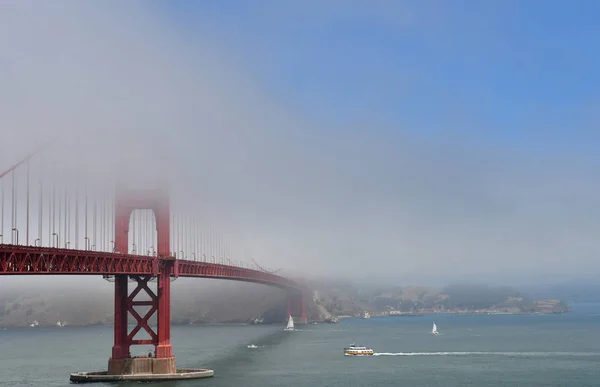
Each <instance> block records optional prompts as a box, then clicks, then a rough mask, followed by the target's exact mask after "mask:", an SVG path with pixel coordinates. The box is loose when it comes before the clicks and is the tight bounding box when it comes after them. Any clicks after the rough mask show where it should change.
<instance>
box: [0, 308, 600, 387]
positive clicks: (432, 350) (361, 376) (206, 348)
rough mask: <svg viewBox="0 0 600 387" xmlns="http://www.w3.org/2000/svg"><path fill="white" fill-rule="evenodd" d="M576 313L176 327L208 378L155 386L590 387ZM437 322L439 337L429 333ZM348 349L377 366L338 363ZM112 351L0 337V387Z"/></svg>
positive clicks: (588, 356)
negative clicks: (289, 326)
mask: <svg viewBox="0 0 600 387" xmlns="http://www.w3.org/2000/svg"><path fill="white" fill-rule="evenodd" d="M573 307H574V311H573V312H572V313H568V314H564V315H549V316H536V315H520V316H519V315H494V316H465V315H436V316H422V317H374V318H371V319H369V320H361V319H348V320H342V321H341V322H340V323H339V324H335V325H327V324H318V325H308V326H298V328H299V329H300V330H299V331H296V332H284V331H283V330H282V329H283V326H284V325H283V324H282V325H281V326H273V325H271V326H260V325H259V326H256V325H254V326H252V325H247V326H175V327H173V328H172V335H173V337H172V341H173V344H174V350H175V354H176V356H177V364H178V366H179V367H210V368H212V369H214V370H215V377H214V378H212V379H204V380H195V381H179V382H163V383H160V384H159V385H160V386H161V387H170V386H190V387H191V386H205V387H217V386H222V387H233V386H243V387H254V386H256V387H264V386H290V387H292V386H298V387H305V386H311V387H314V386H344V387H351V386H407V387H431V386H444V387H454V386H456V387H458V386H461V387H465V386H476V387H496V386H519V387H521V386H523V387H554V386H564V387H586V386H590V387H592V386H594V387H597V386H600V304H577V305H573ZM434 319H435V322H436V324H437V326H438V330H439V331H440V333H441V335H439V336H432V335H431V334H430V333H429V332H430V330H431V326H432V322H433V320H434ZM352 342H356V344H364V345H367V346H370V347H372V348H373V349H374V350H375V352H376V356H372V357H346V356H344V355H343V352H342V348H343V347H344V346H347V345H348V344H350V343H352ZM250 344H254V345H257V346H259V348H256V349H249V348H247V346H248V345H250ZM111 346H112V327H110V326H107V327H86V328H76V327H66V328H62V329H59V328H53V329H42V328H27V329H15V330H7V331H0V386H2V387H16V386H66V385H69V384H70V383H69V373H71V372H74V371H91V370H103V369H106V363H107V359H108V357H109V355H110V351H111ZM142 353H143V351H142V350H141V349H140V350H139V351H138V350H135V349H134V350H132V354H134V355H136V354H142ZM96 385H99V384H96ZM126 385H132V386H133V385H139V384H137V383H135V384H134V383H120V384H119V386H126Z"/></svg>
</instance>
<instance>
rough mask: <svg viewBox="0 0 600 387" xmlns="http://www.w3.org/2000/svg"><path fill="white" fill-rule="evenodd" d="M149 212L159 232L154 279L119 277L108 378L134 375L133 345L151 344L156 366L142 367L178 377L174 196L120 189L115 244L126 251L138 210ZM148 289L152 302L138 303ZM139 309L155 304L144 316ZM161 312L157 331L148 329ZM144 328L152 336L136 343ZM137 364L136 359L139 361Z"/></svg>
mask: <svg viewBox="0 0 600 387" xmlns="http://www.w3.org/2000/svg"><path fill="white" fill-rule="evenodd" d="M139 209H148V210H152V211H154V215H155V218H156V231H157V246H156V251H157V257H155V259H154V262H153V265H152V266H153V274H152V276H131V277H129V276H128V275H126V274H120V275H115V317H114V318H115V324H114V345H113V348H112V357H111V358H110V359H109V363H108V373H109V374H125V373H130V372H133V371H134V370H133V369H132V368H137V369H139V368H140V366H133V365H132V362H131V361H130V358H131V353H130V348H131V346H132V345H143V344H146V345H147V344H151V345H154V347H155V357H154V358H153V359H152V361H151V362H148V361H145V363H144V365H143V366H142V367H141V368H143V369H144V372H149V373H155V374H156V373H161V374H167V373H175V372H176V367H175V356H174V355H173V349H172V346H171V311H170V308H171V280H170V278H171V273H172V272H173V269H174V262H175V259H174V257H172V254H171V252H170V210H169V197H168V193H167V192H165V191H157V192H151V193H149V192H147V191H144V192H132V191H124V190H122V189H119V187H117V192H116V195H115V241H114V242H115V245H114V249H115V251H116V252H120V253H127V252H128V245H129V223H130V219H131V214H132V212H133V211H134V210H139ZM151 277H157V282H158V285H157V290H158V291H157V293H156V294H154V292H153V291H152V290H151V289H150V288H149V287H148V281H149V280H150V279H151ZM130 278H131V279H133V280H134V281H135V282H136V283H137V286H136V288H135V289H134V290H133V292H131V294H129V289H128V280H129V279H130ZM142 291H144V292H145V293H146V294H147V295H148V296H150V301H136V300H135V298H136V296H137V295H138V294H140V293H141V292H142ZM136 306H150V310H149V311H148V312H147V313H146V315H145V316H140V314H139V313H138V312H137V311H136V310H135V307H136ZM154 313H156V314H157V329H156V332H155V331H154V330H153V329H152V328H151V327H150V326H149V325H148V319H149V318H150V317H152V316H153V315H154ZM129 314H131V315H132V316H133V317H134V318H135V320H136V321H137V322H136V326H135V327H134V329H133V330H132V331H131V332H128V324H127V323H128V316H129ZM141 330H144V331H146V332H147V333H148V334H149V335H150V337H151V338H150V339H149V340H136V339H135V336H136V334H137V333H138V332H139V331H141ZM134 360H137V359H134Z"/></svg>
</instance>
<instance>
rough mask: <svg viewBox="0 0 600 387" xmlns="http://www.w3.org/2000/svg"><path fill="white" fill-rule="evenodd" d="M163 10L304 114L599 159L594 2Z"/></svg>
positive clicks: (272, 4) (220, 5) (186, 5)
mask: <svg viewBox="0 0 600 387" xmlns="http://www.w3.org/2000/svg"><path fill="white" fill-rule="evenodd" d="M347 4H352V5H347ZM160 6H161V7H164V12H165V16H167V17H168V19H169V20H170V21H171V22H172V23H173V24H174V25H177V28H179V29H180V30H181V31H182V32H183V33H185V34H187V35H189V37H190V39H193V37H194V36H196V35H197V34H198V35H203V36H205V37H209V38H211V39H214V41H215V42H217V43H216V44H220V45H222V46H223V49H224V50H226V51H228V52H229V53H230V54H233V55H234V56H235V57H236V59H237V60H239V61H240V62H242V63H243V64H244V65H245V66H247V69H248V71H249V72H250V73H251V74H252V75H253V76H254V77H255V79H256V80H257V82H259V83H262V84H263V85H265V87H268V88H269V90H270V91H271V92H272V93H275V94H276V95H277V97H278V98H281V99H283V100H286V101H289V103H290V105H291V106H293V107H294V109H301V110H302V112H303V113H304V114H306V113H310V114H313V115H320V116H321V117H322V118H324V119H330V120H332V121H335V122H344V121H347V122H353V121H360V120H361V119H364V118H365V116H367V115H368V116H375V117H377V119H378V120H381V121H383V122H385V123H387V124H389V125H390V126H392V127H394V126H402V127H404V128H408V129H410V130H414V131H417V132H420V133H427V134H434V135H437V134H440V135H444V134H446V135H448V134H452V133H460V134H462V135H463V136H469V137H471V138H473V139H477V140H481V141H486V142H489V143H492V144H494V145H498V144H502V145H507V146H514V147H519V148H521V147H523V148H525V149H527V148H531V149H543V150H548V151H551V152H555V151H573V150H582V149H586V150H592V149H590V147H593V145H592V144H591V141H592V140H594V139H595V140H597V139H598V134H597V133H598V131H597V130H595V129H596V126H597V123H598V114H597V113H596V111H597V109H598V100H599V99H598V87H597V85H598V84H599V81H600V76H599V75H598V71H597V69H598V68H600V56H599V54H598V53H597V50H595V49H594V47H597V44H598V43H597V42H598V38H599V37H600V25H599V24H598V23H597V15H598V14H600V3H597V2H594V1H577V2H567V1H526V2H517V1H502V2H479V1H453V2H442V1H439V2H432V1H372V2H366V1H363V2H344V1H331V2H325V4H324V5H323V4H320V2H317V1H308V2H291V1H254V2H245V1H233V0H227V1H198V2H188V1H174V2H168V3H163V4H161V5H160ZM541 142H543V144H541Z"/></svg>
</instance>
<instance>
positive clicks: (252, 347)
mask: <svg viewBox="0 0 600 387" xmlns="http://www.w3.org/2000/svg"><path fill="white" fill-rule="evenodd" d="M248 348H250V349H254V348H258V345H254V344H250V345H248Z"/></svg>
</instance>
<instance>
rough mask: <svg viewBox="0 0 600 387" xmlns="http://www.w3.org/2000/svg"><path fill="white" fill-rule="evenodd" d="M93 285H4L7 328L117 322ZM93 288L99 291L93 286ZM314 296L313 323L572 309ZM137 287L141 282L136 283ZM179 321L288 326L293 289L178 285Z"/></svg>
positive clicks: (518, 296) (404, 296)
mask: <svg viewBox="0 0 600 387" xmlns="http://www.w3.org/2000/svg"><path fill="white" fill-rule="evenodd" d="M86 281H91V282H87V283H85V284H81V283H80V284H79V285H74V284H70V285H68V284H65V285H63V284H62V283H61V282H58V283H53V284H48V285H47V286H45V285H44V284H39V283H33V284H34V285H35V286H33V285H32V286H30V287H28V288H23V287H18V288H15V287H14V286H9V285H6V282H4V283H3V282H2V281H0V327H11V326H27V325H29V324H31V323H32V322H33V321H35V320H37V321H38V322H39V323H40V325H56V323H57V321H61V322H66V323H67V324H68V325H94V324H112V321H113V301H114V298H113V286H114V285H113V284H112V283H109V282H107V281H104V280H101V279H97V278H94V279H93V280H92V279H90V280H86ZM90 285H91V286H90ZM307 285H308V286H309V287H310V288H313V289H315V290H316V291H315V292H314V294H306V295H305V300H306V310H307V315H308V318H309V320H315V321H324V320H327V319H329V318H331V317H332V316H344V315H359V314H361V313H363V312H364V311H365V310H368V311H371V312H375V313H378V312H385V311H389V310H396V311H403V312H411V311H442V310H443V311H453V310H454V311H457V310H459V311H469V310H479V311H481V310H487V309H491V310H493V311H497V312H508V313H523V312H537V313H561V312H565V311H567V310H568V307H567V305H566V304H564V303H562V302H560V301H558V300H556V299H550V300H537V299H534V298H533V297H530V296H528V295H526V294H524V293H522V292H520V291H519V290H517V289H514V288H510V287H492V286H485V285H450V286H446V287H445V288H434V287H425V286H405V287H376V286H369V285H361V286H356V285H355V284H354V283H351V282H343V281H331V282H324V281H321V282H315V281H312V282H311V281H309V282H307ZM131 286H132V287H133V284H131ZM172 296H173V299H172V301H173V302H172V308H171V318H172V321H173V323H174V324H206V323H248V322H250V321H252V320H253V319H255V318H256V317H263V319H264V322H265V323H271V322H276V323H283V322H284V321H285V318H286V316H285V313H286V310H287V299H286V293H285V291H282V290H280V289H276V288H270V287H268V286H264V285H257V284H248V283H238V282H230V281H215V280H189V279H182V278H180V279H178V280H177V281H175V282H173V284H172Z"/></svg>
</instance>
